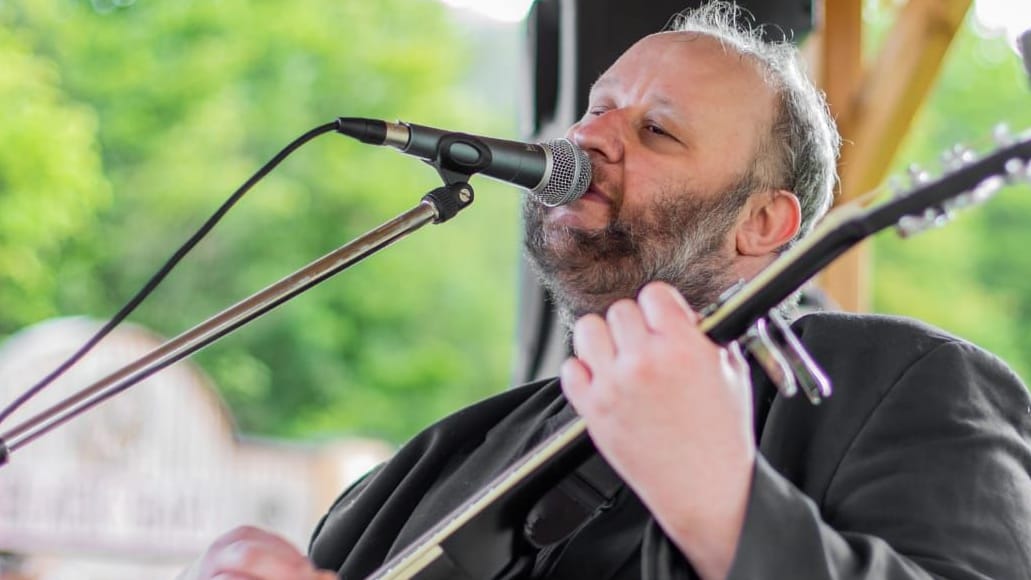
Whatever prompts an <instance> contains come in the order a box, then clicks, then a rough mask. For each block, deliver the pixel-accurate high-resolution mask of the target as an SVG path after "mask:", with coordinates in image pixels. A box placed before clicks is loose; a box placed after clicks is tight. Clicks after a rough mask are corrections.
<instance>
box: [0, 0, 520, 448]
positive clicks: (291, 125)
mask: <svg viewBox="0 0 1031 580" xmlns="http://www.w3.org/2000/svg"><path fill="white" fill-rule="evenodd" d="M0 26H2V28H0V32H2V34H3V35H4V36H2V37H0V39H2V42H0V51H2V54H0V61H2V62H4V63H5V65H6V63H8V62H19V63H20V62H22V61H24V63H25V64H23V65H22V64H20V65H19V68H18V69H16V70H17V71H21V70H22V69H24V72H17V75H20V76H16V77H14V79H15V82H20V83H21V85H20V86H16V87H13V88H10V89H8V88H6V86H5V87H4V88H0V91H3V93H2V94H0V99H3V100H2V102H3V104H4V106H3V107H0V110H4V111H5V114H12V115H13V114H15V113H10V111H11V103H14V104H18V103H23V104H22V105H21V108H22V109H24V110H29V111H32V110H38V112H37V113H35V114H34V115H32V116H22V117H20V119H21V120H20V121H19V124H18V125H14V124H12V125H10V126H9V125H8V123H7V122H6V118H5V119H4V122H3V123H2V128H0V134H2V135H4V136H6V135H7V134H9V133H12V132H14V131H18V134H21V135H24V136H25V137H24V138H23V139H22V140H21V141H20V142H19V143H22V142H24V148H25V149H29V150H30V151H32V152H33V153H35V155H34V156H33V158H32V159H34V160H35V161H32V163H35V164H37V165H39V166H40V167H43V166H45V165H46V164H51V165H53V166H55V167H63V168H65V169H64V170H63V173H55V174H53V175H48V174H47V173H46V172H45V171H41V170H39V169H36V168H35V167H34V166H32V165H29V164H27V162H22V161H19V160H17V159H15V160H11V159H8V157H10V156H14V155H24V153H25V151H24V149H22V150H21V151H18V150H15V149H13V148H11V147H10V143H11V141H9V140H7V139H5V140H4V141H3V142H4V146H3V147H0V150H2V151H0V155H6V156H5V157H0V183H2V184H3V187H2V188H0V204H3V206H2V208H3V209H4V210H5V211H4V214H5V215H7V211H10V210H8V209H7V208H11V209H14V208H15V207H17V206H16V205H15V204H17V203H21V204H23V205H25V204H31V206H32V208H33V211H35V212H36V213H37V214H38V215H39V216H40V218H38V219H37V218H32V219H23V220H22V221H21V222H18V223H19V224H20V226H19V225H18V224H13V225H12V224H11V223H8V222H10V221H11V220H9V219H8V220H5V221H3V222H2V225H0V242H3V246H0V248H2V252H3V253H0V260H8V261H10V260H14V259H17V257H18V256H19V255H24V254H32V253H33V252H35V253H37V254H38V253H40V252H43V251H46V252H47V253H46V255H45V256H42V257H37V258H36V259H35V261H36V264H35V265H34V266H33V268H35V272H36V273H35V274H33V273H32V272H29V273H27V274H25V273H22V274H19V273H18V271H17V270H16V269H13V268H12V269H11V270H10V272H11V273H7V272H8V269H7V267H6V266H5V267H3V268H0V270H4V271H5V274H4V275H7V276H11V277H16V276H20V278H18V280H22V279H27V277H30V276H32V275H34V276H36V277H37V278H40V280H36V281H33V280H29V281H26V282H19V284H20V285H11V286H10V287H11V288H13V290H5V291H4V294H0V299H2V300H3V301H4V302H3V304H4V306H3V308H2V310H3V311H5V312H6V311H8V310H9V309H13V307H12V306H9V305H17V304H19V302H24V301H25V300H27V298H25V297H27V296H32V300H34V301H35V302H38V304H35V303H34V305H33V308H32V309H31V310H30V309H27V308H26V309H24V311H23V312H21V313H19V314H18V315H17V316H15V315H6V316H5V317H4V318H3V319H2V321H0V322H2V324H3V325H4V326H3V327H2V329H0V331H2V332H4V333H10V332H12V331H15V330H16V329H17V328H18V327H20V326H21V325H25V324H28V323H30V322H33V321H36V320H39V319H41V318H43V317H46V316H52V315H57V314H80V313H85V314H88V315H90V316H93V317H96V318H106V317H108V316H110V314H111V313H113V312H114V311H115V309H116V308H117V307H118V306H120V305H121V304H122V303H123V302H124V301H125V300H126V299H127V298H128V297H129V296H130V295H131V294H132V293H133V292H135V291H136V290H137V289H138V288H139V287H140V286H141V285H142V284H143V282H144V281H145V280H146V279H147V278H148V277H149V276H150V275H151V274H152V273H153V272H154V271H155V270H156V269H157V268H158V266H159V265H160V264H161V263H162V262H163V261H164V260H165V259H166V258H167V257H168V256H169V255H170V254H171V252H172V250H174V249H175V248H176V247H177V246H178V245H179V244H181V243H182V242H183V241H185V239H186V238H187V237H188V235H189V234H190V233H192V231H193V230H194V229H195V228H196V227H198V226H199V225H200V223H201V222H202V221H203V219H205V218H206V217H207V215H208V214H210V213H211V212H212V211H213V210H214V209H215V208H216V207H217V206H218V205H219V204H220V203H221V202H222V200H223V199H224V198H225V197H226V196H227V195H228V194H229V193H230V192H231V191H232V190H234V189H235V188H236V187H237V186H238V185H239V184H240V183H242V182H243V181H244V180H245V179H246V178H247V177H248V176H249V175H250V174H251V173H252V172H253V171H255V170H256V169H257V168H258V167H259V166H260V165H261V164H262V163H264V161H266V160H267V159H269V158H271V157H272V155H274V154H275V153H276V152H277V151H278V150H279V149H280V148H281V147H282V146H284V145H286V144H287V143H288V142H289V141H290V140H291V139H293V138H294V137H296V136H297V135H300V134H301V133H303V132H304V131H306V130H307V129H309V128H311V127H314V126H316V125H320V124H322V123H325V122H327V121H330V120H332V119H333V118H334V117H336V116H338V115H347V116H369V117H382V118H396V117H398V116H401V115H403V116H404V117H405V118H406V119H407V120H411V121H415V122H419V123H425V124H436V125H440V126H447V127H455V128H457V129H462V130H467V131H477V132H487V131H490V132H494V133H501V134H504V133H505V132H506V131H507V132H511V131H512V125H513V123H512V117H513V115H511V114H509V113H508V112H506V114H504V115H500V116H498V117H495V118H494V119H490V118H489V115H488V113H487V105H486V103H482V102H478V101H477V100H476V99H475V95H470V94H469V93H467V92H459V91H457V90H455V89H454V87H456V86H457V84H458V82H459V81H460V80H461V79H462V75H463V74H464V70H465V66H466V65H465V62H466V51H465V49H464V48H465V47H464V46H463V45H462V43H461V42H460V40H459V39H458V37H457V36H456V35H455V34H453V33H452V32H451V31H450V30H449V26H450V23H449V21H448V20H447V16H446V13H445V11H444V9H443V8H442V7H441V6H440V5H439V3H438V2H435V1H433V0H380V1H378V2H334V1H332V0H310V1H307V2H303V3H252V2H245V1H243V0H222V1H220V2H136V3H134V2H132V1H131V0H93V2H92V3H89V2H72V1H70V0H11V1H8V2H4V3H2V4H0ZM397 31H404V33H403V34H398V33H397ZM14 38H20V39H21V40H20V41H19V42H15V41H14V40H13V39H14ZM19 55H20V56H19ZM30 55H33V56H30ZM14 59H20V60H14ZM11 70H12V69H10V68H9V67H6V66H5V70H4V72H2V73H0V75H2V76H0V79H4V80H3V81H2V82H3V83H4V85H7V84H9V81H8V80H7V78H8V77H10V76H11V72H10V71H11ZM19 78H22V79H23V80H21V81H18V79H19ZM34 79H42V80H34ZM21 87H28V88H30V89H31V90H32V91H34V92H32V93H30V92H28V91H26V90H25V89H24V88H21ZM28 103H35V104H34V105H32V106H33V107H36V109H31V108H30V106H29V104H28ZM51 103H52V104H51ZM51 111H53V113H51ZM94 119H95V121H94ZM56 127H61V131H62V132H63V133H64V134H66V135H67V138H65V139H63V140H62V141H61V142H60V143H59V144H55V140H54V138H53V135H54V133H55V131H56V129H55V128H56ZM98 151H99V159H100V162H102V167H103V171H102V172H101V171H100V169H99V167H100V164H99V163H98V153H97V152H98ZM65 159H67V160H70V163H66V162H65V161H64V160H65ZM105 176H106V180H105ZM108 181H109V182H110V188H109V189H110V191H112V192H113V200H112V202H111V203H110V205H108V206H105V207H100V204H101V203H102V202H103V201H104V200H105V195H106V194H107V192H108V191H109V189H108V186H107V183H108ZM25 183H31V184H32V186H33V187H34V189H31V190H29V189H26V186H25V185H24V184H25ZM473 183H474V186H476V187H477V190H478V192H479V193H480V194H481V195H479V196H478V197H479V202H478V203H477V204H474V205H473V206H472V207H471V208H470V209H469V210H467V211H466V212H465V213H463V214H462V215H460V216H458V217H457V218H456V219H455V220H454V221H453V222H451V223H450V224H447V225H445V226H443V227H441V228H428V229H426V230H423V231H422V232H419V233H418V234H416V235H417V236H418V238H417V241H416V239H415V238H413V239H410V240H405V241H402V242H401V243H400V244H399V245H398V246H396V247H395V248H393V249H390V250H387V251H386V252H384V253H381V254H379V255H378V256H376V257H374V258H372V259H371V260H370V261H369V262H367V263H365V264H362V265H360V266H358V267H356V268H354V269H352V270H350V271H348V272H346V273H344V274H343V275H341V276H340V277H339V278H337V279H335V280H333V281H330V282H327V283H325V284H324V285H323V286H322V287H320V288H317V289H315V290H313V291H310V292H309V293H307V294H305V295H304V296H302V297H300V298H298V299H296V300H295V301H293V302H291V303H290V304H288V305H286V306H284V307H282V308H281V309H280V310H279V311H277V312H275V313H272V314H270V315H268V316H266V317H265V318H263V319H262V320H260V321H257V322H255V323H253V324H252V325H250V326H248V327H247V328H245V329H243V330H241V331H239V332H238V333H237V334H235V335H233V336H230V337H227V338H225V339H223V340H222V341H221V342H220V343H219V344H217V345H215V346H212V347H210V348H209V349H208V350H206V351H205V352H203V353H201V354H200V355H198V357H197V360H198V361H199V362H200V364H201V365H202V367H204V368H205V370H206V371H207V372H209V373H210V374H212V375H213V377H214V379H215V382H216V383H217V384H218V385H219V387H220V389H221V390H222V393H223V395H224V396H225V398H226V399H227V401H228V403H229V404H230V406H231V408H232V409H233V412H234V414H235V415H236V417H237V419H238V420H239V422H240V424H241V427H242V428H243V430H245V431H248V432H258V433H264V434H275V435H287V436H301V435H304V436H317V435H318V434H320V433H325V434H328V433H338V432H357V433H365V434H376V435H382V436H385V437H387V438H389V439H392V440H400V439H403V438H404V437H406V436H407V435H409V434H410V433H412V432H414V431H415V430H416V429H418V428H419V427H421V426H423V425H425V424H426V423H427V422H429V421H431V420H433V419H435V418H437V417H439V416H441V415H442V414H444V413H446V412H448V411H451V410H454V409H455V408H457V407H459V406H461V405H462V404H464V403H467V402H469V401H471V400H473V399H475V398H478V397H481V396H484V395H486V394H488V393H492V392H496V391H498V390H501V389H502V388H504V387H505V386H506V385H507V379H508V372H509V368H508V361H509V354H510V343H511V336H512V334H513V326H514V318H515V313H514V288H515V281H514V276H515V272H516V265H515V264H516V257H517V256H518V247H517V246H518V239H519V236H518V218H517V215H518V214H517V207H518V206H517V199H518V196H516V195H512V194H511V193H509V192H505V193H503V194H499V195H497V196H493V195H491V194H490V193H486V194H484V192H490V191H492V190H493V189H501V187H500V186H494V185H493V184H484V183H482V182H480V181H479V180H474V182H473ZM12 184H13V186H12ZM438 185H439V178H437V177H436V175H435V174H434V172H433V171H432V170H431V169H429V168H428V167H425V166H423V165H421V164H419V163H415V162H413V161H411V160H408V159H404V158H403V157H401V156H399V155H396V154H393V153H390V152H387V151H384V150H378V149H374V148H369V147H366V146H362V145H358V144H355V143H351V142H348V141H347V140H346V139H344V138H340V137H333V136H329V137H324V138H322V139H320V140H317V141H315V142H314V143H312V144H310V145H308V146H307V147H305V148H303V149H301V150H300V151H298V152H296V153H294V155H293V156H292V157H291V159H289V160H288V161H287V162H286V163H284V164H283V165H282V166H281V167H280V169H278V170H277V171H275V172H273V174H272V175H270V176H269V177H268V178H267V179H265V180H264V181H263V182H262V183H261V184H259V185H258V186H257V187H256V188H255V189H254V190H253V191H252V192H251V193H250V194H249V196H248V197H247V198H245V199H244V200H243V201H242V202H241V204H240V205H239V206H237V208H236V209H234V210H233V211H232V212H230V214H229V215H228V216H227V217H226V219H225V220H224V221H223V223H222V224H221V225H220V226H219V227H218V228H216V230H215V231H214V232H213V233H212V234H211V235H210V237H209V239H207V240H205V241H204V242H202V243H201V245H200V246H198V247H197V249H196V250H195V251H194V252H193V254H192V255H191V256H189V257H188V258H187V259H186V260H185V261H184V262H183V264H182V265H181V266H180V267H179V268H178V270H177V271H176V272H175V273H173V274H172V276H170V277H169V279H168V280H167V281H166V282H165V284H164V285H163V286H162V288H160V289H159V290H158V292H157V293H155V295H154V296H153V298H152V299H151V300H150V301H149V302H147V303H146V304H145V305H144V306H143V307H142V308H141V309H140V311H139V312H138V315H134V316H133V317H132V320H134V321H135V322H138V323H141V324H143V325H145V326H148V327H150V328H152V329H155V330H156V331H158V332H160V333H163V334H166V335H169V336H171V335H174V334H177V333H178V332H180V331H182V330H184V329H185V328H188V327H190V326H192V325H194V324H195V323H196V322H199V321H200V320H202V319H203V318H206V317H207V316H209V315H211V314H212V313H214V312H216V311H218V310H220V309H222V308H224V307H226V306H228V305H229V304H231V303H233V302H235V301H237V300H239V299H241V298H243V297H245V296H247V295H249V294H251V293H252V292H254V291H256V290H258V289H259V288H261V287H263V286H265V285H267V284H269V283H271V282H273V281H275V280H277V279H279V278H281V277H282V276H284V275H286V274H287V273H289V272H291V271H293V270H295V269H297V268H299V267H300V266H302V265H304V264H306V263H308V262H310V261H312V260H313V259H315V258H317V257H318V256H320V255H322V254H325V253H326V252H328V251H330V250H332V249H334V248H335V247H337V246H339V245H341V244H343V243H345V242H347V241H349V240H350V239H352V238H354V237H355V236H357V235H358V234H360V233H362V232H364V231H367V230H369V229H371V228H373V227H375V226H377V225H379V224H380V223H382V222H384V221H386V220H387V219H390V218H392V217H394V216H395V215H396V214H398V213H400V212H402V211H404V210H406V209H408V208H410V207H412V206H413V205H415V204H416V203H417V202H418V200H419V198H420V197H421V196H422V194H423V193H425V192H426V191H428V190H430V189H432V188H434V187H436V186H438ZM77 191H78V192H87V193H88V195H84V196H82V197H80V196H79V195H78V194H75V195H73V193H75V192H77ZM19 199H22V200H23V201H20V202H19V201H18V200H19ZM26 199H28V200H29V201H24V200H26ZM88 200H95V201H92V202H89V203H87V201H88ZM98 208H99V209H103V211H100V212H98V211H97V209H98ZM25 215H26V216H27V215H28V214H25ZM52 223H55V224H61V227H60V228H56V230H55V228H54V227H53V226H52V225H51V224H52ZM18 227H21V228H22V229H23V230H27V234H25V235H23V234H22V233H21V232H20V231H19V230H18V229H17V228H18ZM55 233H56V235H55ZM72 235H74V238H72ZM15 237H17V238H18V239H19V240H20V241H19V242H18V243H17V244H14V245H12V244H10V243H9V240H11V239H12V238H15ZM62 242H63V243H62ZM58 250H60V251H58ZM19 252H20V254H19ZM449 257H451V259H448V258H449ZM22 269H23V270H26V269H28V267H27V266H26V267H25V268H22ZM43 278H46V279H43ZM6 286H7V284H6V280H5V287H6ZM8 294H12V296H11V297H10V298H9V297H8Z"/></svg>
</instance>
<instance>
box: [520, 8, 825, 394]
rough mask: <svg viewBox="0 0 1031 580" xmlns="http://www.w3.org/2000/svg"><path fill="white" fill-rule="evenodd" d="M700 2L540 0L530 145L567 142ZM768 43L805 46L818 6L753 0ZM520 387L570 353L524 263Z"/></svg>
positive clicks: (531, 59)
mask: <svg viewBox="0 0 1031 580" xmlns="http://www.w3.org/2000/svg"><path fill="white" fill-rule="evenodd" d="M700 3H701V2H700V1H699V0H694V1H692V0H648V1H646V2H642V1H640V0H537V2H536V3H535V4H534V6H533V8H532V9H531V11H530V13H529V15H528V16H527V27H526V29H527V37H526V38H527V42H526V52H525V62H526V65H525V66H526V68H528V69H529V70H528V71H527V73H528V74H524V76H523V78H526V79H529V80H530V81H531V83H530V85H529V86H527V87H526V89H525V90H524V91H523V96H522V99H521V105H522V119H523V124H524V125H523V133H524V136H525V137H526V139H527V140H531V141H541V140H546V139H551V138H554V137H559V136H561V135H563V134H564V133H565V132H566V129H567V128H568V127H569V126H570V125H571V124H573V123H574V122H575V121H576V120H577V119H578V118H579V117H580V115H581V114H582V113H583V111H584V110H585V109H586V108H587V97H588V94H589V92H590V88H591V84H592V83H594V81H595V80H596V79H597V78H598V76H600V75H601V73H603V72H604V71H605V70H606V69H607V68H608V67H609V65H611V64H612V63H613V62H614V61H615V60H616V58H618V57H619V55H620V54H622V53H623V51H625V50H626V49H627V48H629V47H630V45H632V44H633V43H634V42H636V41H637V40H639V39H641V38H642V37H644V36H647V35H648V34H651V33H653V32H658V31H660V30H662V29H664V28H666V26H667V25H668V24H669V22H670V20H671V18H672V17H673V16H674V15H675V14H677V13H679V12H680V11H682V10H684V9H686V8H692V7H696V6H698V5H699V4H700ZM738 5H739V6H741V7H742V8H745V9H746V10H748V11H749V12H750V13H751V15H752V16H753V17H754V21H755V22H754V23H755V24H756V25H763V32H764V35H765V36H766V37H767V38H768V39H777V40H780V39H783V38H789V39H792V40H793V41H795V42H800V41H801V40H802V39H803V38H804V37H805V35H806V34H807V33H808V32H809V31H810V30H811V29H812V20H813V11H812V0H749V1H739V2H738ZM518 340H519V343H518V347H517V359H516V361H515V364H514V379H515V382H516V383H520V382H525V381H528V380H533V379H536V378H540V377H544V376H549V375H552V374H554V373H555V372H557V370H558V365H559V364H560V363H561V361H562V360H563V359H564V358H565V356H566V353H567V351H568V346H567V341H566V337H565V333H564V331H563V329H561V328H559V325H558V324H557V322H556V320H555V315H554V311H553V308H552V304H551V301H550V297H549V296H548V295H547V293H546V292H545V291H544V290H543V288H541V287H540V285H539V284H538V283H537V280H536V278H535V276H534V275H533V274H532V273H531V272H530V270H529V267H528V266H527V265H526V264H523V268H522V278H521V282H520V312H519V324H518Z"/></svg>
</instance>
